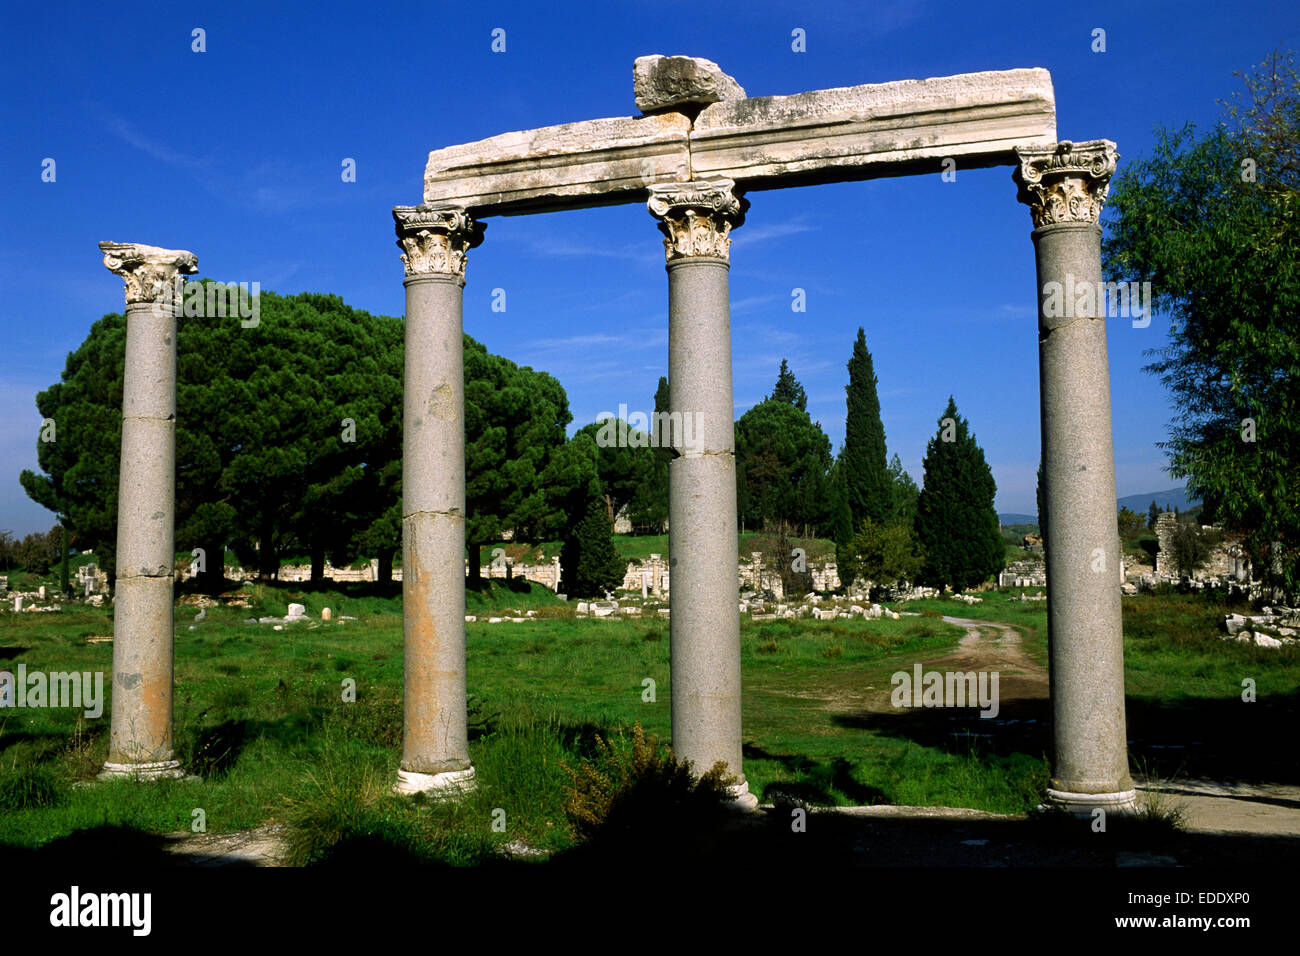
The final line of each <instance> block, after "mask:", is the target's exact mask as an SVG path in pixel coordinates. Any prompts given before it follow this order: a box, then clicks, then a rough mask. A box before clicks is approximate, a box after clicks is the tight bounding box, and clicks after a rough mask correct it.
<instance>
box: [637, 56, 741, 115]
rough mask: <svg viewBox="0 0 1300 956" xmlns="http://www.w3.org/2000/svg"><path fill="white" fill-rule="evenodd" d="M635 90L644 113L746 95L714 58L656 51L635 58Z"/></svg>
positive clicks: (639, 105) (638, 106)
mask: <svg viewBox="0 0 1300 956" xmlns="http://www.w3.org/2000/svg"><path fill="white" fill-rule="evenodd" d="M632 94H633V96H634V98H635V100H636V108H637V109H639V110H640V111H641V112H642V113H650V112H652V111H654V110H661V109H666V108H668V107H670V106H695V105H699V106H703V105H707V104H709V103H719V102H721V101H723V100H743V99H744V98H745V91H744V90H743V89H742V88H741V86H740V84H739V83H737V82H736V81H735V80H733V79H732V78H731V77H729V76H727V74H726V73H723V72H722V67H720V66H718V64H716V63H714V62H713V61H712V60H706V59H704V58H702V57H698V56H661V55H659V54H657V53H656V54H654V55H653V56H639V57H637V58H636V62H635V63H634V64H633V65H632Z"/></svg>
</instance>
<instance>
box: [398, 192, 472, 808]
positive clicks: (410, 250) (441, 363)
mask: <svg viewBox="0 0 1300 956" xmlns="http://www.w3.org/2000/svg"><path fill="white" fill-rule="evenodd" d="M393 218H394V219H395V220H396V221H397V244H398V246H399V247H401V248H402V250H403V255H402V263H403V265H404V267H405V271H406V280H405V284H406V369H405V382H404V384H403V393H404V394H403V405H402V415H403V419H402V428H403V433H402V438H403V447H402V640H403V646H404V668H405V670H404V675H405V696H404V699H403V726H402V761H401V765H400V767H399V768H398V771H397V785H396V787H395V789H396V791H397V792H398V793H416V792H421V791H441V792H449V793H455V792H456V791H457V790H461V789H465V788H468V787H472V786H473V781H474V768H473V766H472V765H471V764H470V759H469V741H468V735H467V723H468V720H467V713H466V679H465V372H464V369H465V357H464V345H463V339H462V335H461V323H462V317H461V307H462V290H463V289H464V286H465V278H464V275H465V253H466V252H467V250H468V249H469V248H471V247H472V246H475V245H478V243H479V242H481V241H482V237H483V226H482V224H481V223H476V222H474V220H473V219H471V218H470V217H469V216H468V215H466V213H465V211H464V210H460V209H437V208H433V207H430V206H398V207H397V208H395V209H394V210H393Z"/></svg>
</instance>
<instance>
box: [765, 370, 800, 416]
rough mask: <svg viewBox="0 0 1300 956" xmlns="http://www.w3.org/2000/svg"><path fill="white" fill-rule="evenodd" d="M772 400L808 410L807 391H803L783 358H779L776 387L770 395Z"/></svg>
mask: <svg viewBox="0 0 1300 956" xmlns="http://www.w3.org/2000/svg"><path fill="white" fill-rule="evenodd" d="M770 398H771V400H772V401H776V402H785V403H787V404H789V405H793V406H794V407H795V408H797V409H799V411H801V412H806V411H808V393H807V392H805V391H804V389H803V386H802V385H800V384H799V380H798V379H797V378H795V377H794V372H792V371H790V366H789V365H788V364H787V363H786V360H785V359H781V369H780V371H779V372H777V375H776V387H775V388H774V389H772V394H771V396H770Z"/></svg>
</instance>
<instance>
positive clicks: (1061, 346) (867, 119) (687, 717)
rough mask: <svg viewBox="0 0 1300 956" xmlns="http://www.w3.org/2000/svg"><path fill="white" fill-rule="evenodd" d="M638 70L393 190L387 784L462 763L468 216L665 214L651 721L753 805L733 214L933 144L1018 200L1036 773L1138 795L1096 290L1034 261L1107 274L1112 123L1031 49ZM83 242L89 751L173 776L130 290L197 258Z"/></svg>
mask: <svg viewBox="0 0 1300 956" xmlns="http://www.w3.org/2000/svg"><path fill="white" fill-rule="evenodd" d="M633 79H634V100H635V103H636V106H637V108H638V110H639V111H640V115H638V116H633V117H615V118H608V119H593V120H586V121H582V122H576V123H569V124H565V125H561V126H553V127H548V128H544V129H535V130H529V131H525V132H512V133H504V134H502V135H500V136H494V137H491V138H489V139H486V140H482V141H479V142H475V143H469V144H465V145H457V146H449V147H446V148H441V149H435V150H433V151H432V152H431V153H430V154H429V157H428V163H427V166H426V168H425V176H424V194H423V201H422V202H421V203H420V204H418V205H414V206H397V207H396V208H394V209H393V216H394V219H395V220H396V229H397V239H398V245H399V246H400V247H401V250H402V255H401V262H402V265H403V269H404V284H405V292H406V366H405V385H404V389H405V395H404V406H403V408H404V416H405V417H404V455H405V457H404V463H403V490H404V498H403V502H402V520H403V546H402V565H403V570H404V574H403V576H402V591H403V631H404V646H405V704H404V732H403V753H402V758H401V763H400V769H399V771H398V780H397V784H396V788H397V789H398V790H399V791H400V792H407V793H411V792H417V791H450V792H454V791H455V790H456V789H457V788H462V787H468V786H472V785H473V777H474V768H473V766H472V765H471V762H470V757H469V751H468V745H467V732H466V723H467V714H466V673H465V582H464V568H465V449H464V390H463V355H462V338H461V335H462V311H461V310H462V290H463V288H464V284H465V266H466V261H467V259H468V258H469V254H470V250H472V249H473V248H475V247H476V246H478V245H479V244H481V243H482V242H483V241H484V229H485V225H484V220H485V219H487V218H490V217H492V216H513V215H533V214H541V213H546V212H552V211H559V210H569V209H580V208H584V207H592V206H601V205H608V204H615V203H645V204H646V207H647V211H648V213H649V217H650V220H651V223H653V225H654V226H655V228H656V229H657V231H658V233H660V234H661V235H662V243H663V248H664V253H665V260H666V271H667V284H668V323H669V347H668V362H669V372H668V381H669V388H670V391H671V399H670V410H671V413H672V414H673V415H680V416H681V417H682V419H683V420H688V421H690V422H691V424H692V426H693V428H692V435H693V440H692V441H691V442H689V443H685V442H682V443H677V444H676V445H675V451H676V453H677V454H676V457H675V458H674V459H673V460H672V462H671V464H670V466H669V489H670V500H669V506H670V521H669V557H668V562H667V564H668V570H670V571H671V575H672V583H673V587H672V593H671V598H670V600H671V617H670V628H671V630H670V634H671V680H672V700H671V720H672V746H673V750H674V752H675V753H676V754H677V755H678V756H679V757H681V758H684V759H686V760H689V761H691V762H692V764H693V765H694V766H695V767H696V768H697V769H704V768H708V767H710V766H712V765H713V764H714V763H715V762H716V761H719V760H723V761H726V762H727V764H728V767H729V768H730V770H731V771H732V772H733V773H735V774H736V775H737V777H738V780H739V782H738V784H737V786H736V788H735V791H734V797H735V800H736V802H737V804H738V805H739V806H746V807H752V806H754V805H755V804H756V803H757V798H756V797H755V795H753V794H751V793H750V792H749V788H748V784H747V782H746V781H745V778H744V775H743V761H742V756H741V740H742V734H741V690H742V688H741V668H740V623H739V614H738V610H737V608H738V603H737V600H738V574H737V554H736V542H737V515H736V477H735V458H734V434H733V401H732V385H731V338H730V318H729V277H728V271H729V261H730V247H731V241H730V235H731V232H732V231H733V230H735V229H738V228H741V227H742V226H743V223H744V220H745V213H746V210H747V209H748V208H749V205H750V202H751V198H750V197H752V196H754V195H755V194H760V193H761V192H763V191H764V190H769V189H778V188H787V187H796V186H802V185H812V184H820V183H832V182H843V181H853V180H865V179H872V178H880V177H892V176H902V175H925V174H934V173H939V172H941V171H943V170H944V169H946V168H952V164H955V166H956V167H957V168H961V169H973V168H988V167H994V166H1010V167H1012V169H1013V179H1014V183H1015V187H1016V193H1015V196H1016V199H1018V200H1019V201H1020V202H1022V203H1024V204H1026V205H1028V207H1029V212H1030V227H1031V230H1030V233H1029V237H1030V240H1031V241H1032V242H1033V246H1034V251H1035V257H1036V262H1037V276H1036V282H1035V284H1036V286H1037V288H1038V290H1039V293H1038V299H1039V310H1038V314H1039V322H1038V328H1037V335H1038V340H1039V360H1040V382H1041V420H1042V456H1043V458H1042V460H1043V485H1044V491H1045V495H1046V507H1047V510H1048V511H1049V512H1050V513H1051V514H1052V516H1053V524H1054V526H1055V527H1057V528H1060V529H1066V530H1063V531H1062V532H1061V533H1058V534H1054V535H1051V536H1050V537H1049V538H1048V540H1047V542H1046V563H1047V566H1048V568H1050V569H1051V578H1050V586H1049V594H1048V605H1049V632H1050V656H1051V697H1052V710H1053V717H1054V726H1055V740H1054V744H1055V753H1054V762H1053V772H1052V780H1051V784H1050V789H1049V791H1048V793H1047V794H1046V797H1047V799H1048V800H1049V801H1050V802H1052V803H1055V804H1057V805H1060V806H1063V807H1066V808H1068V809H1071V810H1073V811H1075V812H1081V813H1090V812H1091V811H1092V810H1093V809H1094V808H1097V807H1103V808H1107V809H1127V808H1132V807H1133V806H1134V800H1135V792H1134V787H1133V783H1132V780H1131V779H1130V776H1129V770H1128V759H1127V744H1126V735H1125V714H1124V675H1123V646H1122V635H1121V621H1120V590H1119V584H1118V581H1117V580H1116V577H1117V571H1118V568H1119V560H1120V556H1119V540H1118V534H1117V529H1116V521H1115V476H1114V462H1113V453H1112V441H1111V407H1110V388H1109V372H1108V365H1107V354H1106V333H1105V313H1104V309H1105V306H1104V304H1102V303H1099V302H1097V301H1096V300H1095V297H1091V296H1090V297H1088V298H1087V300H1086V303H1087V306H1086V307H1083V306H1082V305H1081V306H1080V307H1077V308H1076V309H1074V310H1073V311H1072V312H1071V314H1070V315H1068V316H1064V317H1058V316H1056V315H1055V314H1054V313H1055V312H1056V311H1057V310H1054V309H1048V308H1045V307H1044V298H1045V295H1046V293H1045V292H1044V290H1045V289H1046V288H1047V287H1049V285H1050V284H1052V283H1062V284H1065V283H1067V282H1068V283H1070V284H1072V285H1073V286H1080V287H1081V286H1083V285H1085V284H1086V285H1093V284H1095V283H1097V282H1099V281H1100V279H1101V227H1100V225H1099V224H1098V219H1099V216H1100V213H1101V209H1102V205H1103V203H1104V201H1105V197H1106V193H1107V190H1108V186H1109V182H1110V178H1111V175H1112V174H1113V173H1114V171H1115V166H1116V161H1117V159H1118V154H1117V153H1116V149H1115V144H1114V143H1112V142H1109V141H1107V140H1101V139H1098V140H1090V141H1086V142H1073V141H1068V140H1061V141H1058V139H1057V131H1056V110H1055V99H1054V93H1053V89H1052V81H1051V77H1050V76H1049V74H1048V72H1047V71H1046V70H1043V69H1023V70H1006V71H999V72H984V73H971V74H964V75H959V76H949V77H940V78H932V79H925V80H904V81H900V82H891V83H880V84H871V85H864V86H854V87H846V88H841V89H830V90H816V91H812V92H806V93H799V94H795V95H791V96H761V97H747V96H746V95H745V91H744V90H743V89H741V87H740V86H739V84H738V83H737V82H736V81H735V80H733V79H732V78H730V77H728V76H726V75H725V74H724V73H723V72H722V71H721V70H720V69H719V68H718V67H717V66H716V64H713V63H711V62H710V61H707V60H701V59H695V58H690V57H660V56H653V57H642V58H640V59H638V60H637V61H636V64H635V66H634V71H633ZM1008 198H1009V199H1010V198H1011V195H1010V190H1009V194H1008ZM754 201H761V200H758V199H755V200H754ZM649 225H650V223H647V226H649ZM647 241H650V239H649V235H647ZM101 248H102V249H103V251H104V253H105V260H104V261H105V264H106V265H107V266H108V268H110V269H111V270H112V271H114V272H116V273H118V274H119V275H122V276H123V277H124V278H125V280H126V285H127V288H126V301H127V316H128V338H127V380H126V396H125V399H124V403H125V404H124V424H123V434H122V466H121V467H122V472H121V481H122V486H121V487H122V493H121V495H120V502H121V504H120V509H121V510H120V515H119V532H118V533H119V544H118V552H119V555H120V557H119V562H120V563H119V572H118V579H117V614H116V618H115V640H114V661H113V686H114V692H113V707H112V751H111V754H110V757H109V763H108V764H107V765H106V767H105V773H107V774H120V773H131V774H135V775H140V776H154V777H157V776H166V775H174V774H177V773H180V772H181V771H180V770H179V768H177V766H176V762H175V760H174V757H173V754H172V749H171V694H172V686H171V675H172V603H171V571H170V559H171V555H172V553H173V552H172V545H173V540H172V534H173V529H172V523H173V502H172V488H173V486H172V481H173V477H172V476H173V469H174V415H175V376H176V371H175V331H176V327H175V319H174V317H169V316H170V312H167V314H166V315H157V314H155V311H154V310H152V309H151V308H150V304H151V302H152V301H153V299H154V298H156V297H157V296H158V295H160V294H161V293H160V290H161V289H163V288H165V287H167V286H169V285H170V283H171V282H172V281H173V280H174V279H175V278H176V277H177V276H180V275H183V274H186V273H191V272H193V271H194V270H195V268H196V263H195V258H194V256H193V255H192V254H190V253H188V252H183V251H174V250H164V249H157V248H154V247H150V246H137V245H119V244H115V243H103V244H101ZM1026 284H1028V277H1026ZM1057 288H1059V286H1058V287H1057ZM1026 334H1028V332H1027V331H1026ZM646 583H647V587H650V586H652V584H653V582H652V581H650V580H647V582H646Z"/></svg>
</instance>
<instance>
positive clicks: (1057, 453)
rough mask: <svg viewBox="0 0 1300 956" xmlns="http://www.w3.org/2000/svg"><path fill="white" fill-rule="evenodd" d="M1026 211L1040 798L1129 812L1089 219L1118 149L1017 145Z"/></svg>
mask: <svg viewBox="0 0 1300 956" xmlns="http://www.w3.org/2000/svg"><path fill="white" fill-rule="evenodd" d="M1016 153H1017V154H1018V157H1019V160H1020V164H1019V168H1018V169H1017V170H1016V174H1015V179H1016V182H1017V184H1018V186H1019V197H1018V198H1019V199H1020V201H1021V202H1024V203H1026V204H1027V205H1028V206H1029V208H1030V211H1031V213H1032V215H1033V222H1034V230H1033V232H1032V233H1031V236H1032V238H1033V241H1034V252H1035V256H1036V259H1037V263H1038V316H1039V318H1038V357H1039V388H1040V394H1041V402H1042V442H1043V444H1042V448H1043V493H1044V501H1045V508H1046V511H1047V514H1046V529H1045V530H1046V535H1045V540H1044V542H1043V543H1044V546H1045V549H1046V561H1047V573H1048V578H1047V585H1048V587H1047V622H1048V642H1049V655H1050V661H1051V692H1052V716H1053V722H1054V725H1055V729H1054V733H1055V762H1054V765H1053V768H1052V781H1051V786H1050V788H1049V789H1048V792H1047V796H1048V802H1049V803H1050V804H1054V805H1057V806H1061V807H1064V808H1066V809H1069V810H1071V811H1074V812H1078V813H1081V814H1082V813H1090V812H1091V811H1092V810H1093V809H1094V808H1096V807H1103V808H1106V809H1110V810H1132V809H1133V808H1134V807H1135V806H1136V794H1135V792H1134V788H1133V781H1132V779H1131V778H1130V776H1129V770H1128V744H1127V737H1126V733H1125V718H1124V633H1123V621H1122V618H1121V610H1120V591H1119V583H1118V582H1117V581H1116V580H1115V574H1116V569H1117V568H1118V567H1119V532H1118V530H1117V527H1116V517H1115V516H1116V504H1115V460H1114V452H1113V447H1112V441H1111V411H1110V374H1109V369H1108V365H1107V359H1106V301H1105V296H1104V295H1103V294H1101V227H1100V226H1099V225H1098V218H1099V216H1100V215H1101V208H1102V204H1103V203H1104V202H1105V200H1106V192H1107V190H1108V189H1109V184H1110V177H1111V175H1112V174H1113V173H1114V171H1115V163H1116V161H1117V160H1118V159H1119V154H1118V153H1116V151H1115V144H1114V143H1112V142H1110V141H1108V140H1094V141H1091V142H1087V143H1070V142H1068V141H1063V142H1060V143H1057V144H1056V145H1055V146H1053V147H1046V148H1033V149H1017V150H1016Z"/></svg>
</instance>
